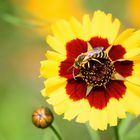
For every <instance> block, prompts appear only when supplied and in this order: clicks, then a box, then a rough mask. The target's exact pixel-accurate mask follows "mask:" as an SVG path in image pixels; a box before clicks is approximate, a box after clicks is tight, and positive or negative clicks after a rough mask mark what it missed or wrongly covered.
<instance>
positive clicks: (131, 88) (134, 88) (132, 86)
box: [125, 81, 140, 97]
mask: <svg viewBox="0 0 140 140" xmlns="http://www.w3.org/2000/svg"><path fill="white" fill-rule="evenodd" d="M125 85H126V87H127V89H128V90H129V91H131V92H133V93H134V94H135V95H137V96H138V97H140V86H137V85H135V84H132V83H130V82H127V81H126V82H125Z"/></svg>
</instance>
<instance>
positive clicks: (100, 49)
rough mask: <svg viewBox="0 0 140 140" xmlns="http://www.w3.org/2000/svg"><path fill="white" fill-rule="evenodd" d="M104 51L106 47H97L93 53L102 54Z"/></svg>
mask: <svg viewBox="0 0 140 140" xmlns="http://www.w3.org/2000/svg"><path fill="white" fill-rule="evenodd" d="M103 50H104V47H96V48H94V49H93V52H95V53H100V52H102V51H103Z"/></svg>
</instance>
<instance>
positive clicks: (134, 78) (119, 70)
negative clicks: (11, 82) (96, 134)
mask: <svg viewBox="0 0 140 140" xmlns="http://www.w3.org/2000/svg"><path fill="white" fill-rule="evenodd" d="M119 28H120V21H119V20H118V19H115V20H113V21H112V15H111V14H105V13H104V12H102V11H96V12H95V13H94V15H93V18H92V19H91V20H90V18H89V15H84V16H83V21H82V24H81V23H80V22H79V21H77V20H76V19H75V18H71V19H70V21H69V22H67V21H65V20H60V21H58V22H56V24H54V25H52V31H53V34H54V35H53V36H51V35H49V36H48V37H47V43H48V44H49V45H50V46H51V48H52V49H53V50H54V51H47V53H46V57H47V60H44V61H42V62H41V76H42V77H44V78H47V80H46V81H45V89H43V90H42V94H43V96H47V97H49V98H48V99H47V102H48V103H50V104H52V105H53V107H54V110H55V112H56V113H57V114H63V113H64V118H65V119H68V120H72V119H74V118H75V117H76V121H77V122H80V123H84V122H87V121H89V124H90V126H91V127H92V128H93V129H95V130H97V129H100V130H105V129H107V125H108V124H109V125H110V126H115V125H117V119H118V118H125V117H126V112H130V113H133V114H135V115H138V114H139V113H140V93H139V90H140V71H139V68H140V56H139V53H140V47H139V46H140V30H138V31H134V29H127V30H125V31H124V32H122V33H121V34H120V35H119V36H118V37H117V34H118V31H119Z"/></svg>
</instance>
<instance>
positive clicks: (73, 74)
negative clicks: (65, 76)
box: [72, 67, 76, 80]
mask: <svg viewBox="0 0 140 140" xmlns="http://www.w3.org/2000/svg"><path fill="white" fill-rule="evenodd" d="M74 69H75V68H74V67H73V69H72V76H73V78H74V80H76V78H75V73H74Z"/></svg>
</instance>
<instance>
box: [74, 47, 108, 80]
mask: <svg viewBox="0 0 140 140" xmlns="http://www.w3.org/2000/svg"><path fill="white" fill-rule="evenodd" d="M103 49H104V48H103V47H96V48H94V50H92V51H88V52H86V53H82V54H80V55H79V56H78V57H77V58H76V59H75V61H74V64H73V77H74V79H75V78H76V77H80V76H81V75H80V74H78V75H76V76H75V72H74V69H75V68H76V69H78V68H81V67H83V68H85V64H87V66H88V68H90V62H89V60H94V61H96V62H98V63H100V64H101V65H102V63H101V62H100V61H99V60H98V58H104V59H108V56H107V54H106V53H105V52H104V51H103Z"/></svg>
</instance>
